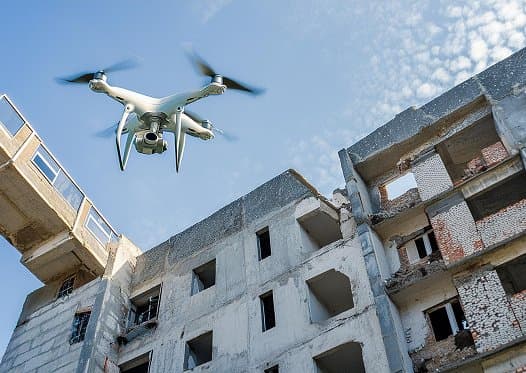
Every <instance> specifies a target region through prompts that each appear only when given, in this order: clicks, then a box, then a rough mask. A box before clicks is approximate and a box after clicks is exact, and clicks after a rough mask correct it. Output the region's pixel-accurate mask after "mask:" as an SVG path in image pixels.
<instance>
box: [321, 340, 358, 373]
mask: <svg viewBox="0 0 526 373" xmlns="http://www.w3.org/2000/svg"><path fill="white" fill-rule="evenodd" d="M313 359H314V363H315V364H316V368H317V371H318V372H319V373H341V372H353V373H365V366H364V364H363V357H362V346H360V344H359V343H356V342H348V343H345V344H342V345H340V346H338V347H335V348H333V349H331V350H329V351H326V352H324V353H322V354H320V355H318V356H315V357H314V358H313Z"/></svg>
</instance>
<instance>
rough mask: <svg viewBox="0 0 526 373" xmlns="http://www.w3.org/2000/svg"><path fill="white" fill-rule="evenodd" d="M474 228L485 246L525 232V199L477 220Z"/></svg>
mask: <svg viewBox="0 0 526 373" xmlns="http://www.w3.org/2000/svg"><path fill="white" fill-rule="evenodd" d="M476 226H477V229H478V231H479V232H480V235H481V238H482V241H483V242H484V245H486V246H490V245H494V244H496V243H499V242H501V241H504V240H506V239H507V238H511V237H513V236H515V235H516V234H519V233H521V232H524V231H526V199H523V200H521V201H519V202H517V203H515V204H513V205H510V206H507V207H505V208H503V209H501V210H499V211H498V212H496V213H495V214H492V215H490V216H487V217H485V218H483V219H481V220H478V221H477V222H476Z"/></svg>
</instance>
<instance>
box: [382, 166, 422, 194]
mask: <svg viewBox="0 0 526 373" xmlns="http://www.w3.org/2000/svg"><path fill="white" fill-rule="evenodd" d="M416 187H417V185H416V180H415V175H414V174H413V173H412V172H408V173H406V174H404V175H402V176H400V177H398V178H396V179H394V180H392V181H390V182H388V183H387V184H385V190H386V191H387V199H388V200H389V201H392V200H393V199H395V198H398V197H400V196H401V195H403V194H404V193H405V192H407V191H408V190H409V189H413V188H416Z"/></svg>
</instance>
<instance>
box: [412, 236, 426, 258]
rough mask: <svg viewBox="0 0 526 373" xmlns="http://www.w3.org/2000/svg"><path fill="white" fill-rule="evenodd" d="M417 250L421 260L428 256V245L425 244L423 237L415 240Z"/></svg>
mask: <svg viewBox="0 0 526 373" xmlns="http://www.w3.org/2000/svg"><path fill="white" fill-rule="evenodd" d="M415 245H416V250H417V251H418V256H419V257H420V259H422V258H425V257H426V256H427V252H426V245H425V244H424V239H423V238H422V237H420V238H417V239H416V240H415Z"/></svg>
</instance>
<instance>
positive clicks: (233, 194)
mask: <svg viewBox="0 0 526 373" xmlns="http://www.w3.org/2000/svg"><path fill="white" fill-rule="evenodd" d="M1 14H2V17H1V19H2V20H1V22H0V32H1V34H2V36H3V37H2V47H1V50H2V57H1V59H0V71H1V79H0V93H7V94H8V95H9V97H10V98H11V99H12V100H13V101H14V103H15V104H16V105H17V106H18V108H19V109H20V110H21V111H22V113H23V114H24V116H25V117H26V118H27V120H28V121H29V122H30V123H31V125H32V126H33V127H34V128H35V129H36V131H37V132H38V133H39V134H40V136H41V137H42V139H43V140H44V142H45V143H46V145H47V146H48V148H49V149H50V150H51V151H52V153H53V154H54V155H55V156H56V157H57V158H58V160H59V161H60V162H61V163H62V165H63V166H64V167H65V168H66V169H67V170H68V172H69V173H70V174H71V175H72V176H73V178H74V179H75V180H76V181H77V183H78V184H79V185H80V186H81V187H82V189H83V190H84V191H85V192H86V194H87V195H88V197H89V198H90V199H91V200H93V201H94V203H95V205H96V206H97V207H98V208H99V210H100V211H101V212H102V214H103V215H104V216H105V217H106V218H107V219H108V220H109V221H110V222H111V224H112V225H113V226H114V227H115V228H116V229H117V231H118V232H119V233H122V234H124V235H126V236H127V237H129V238H130V239H131V240H132V241H133V242H135V243H136V244H137V245H138V246H139V247H141V248H142V250H143V251H146V250H148V249H149V248H151V247H153V246H155V245H157V244H159V243H161V242H163V241H165V240H166V239H168V238H169V237H170V236H172V235H174V234H176V233H177V232H180V231H181V230H183V229H184V228H186V227H188V226H190V225H192V224H194V223H196V222H198V221H200V220H201V219H203V218H205V217H207V216H208V215H210V214H211V213H212V212H214V211H216V210H218V209H219V208H221V207H222V206H224V205H226V204H228V203H229V202H231V201H233V200H234V199H236V198H238V197H240V196H242V195H244V194H246V193H248V192H249V191H250V190H252V189H254V188H255V187H257V186H258V185H260V184H262V183H264V182H265V181H267V180H269V179H271V178H272V177H274V176H276V175H278V174H279V173H281V172H283V171H284V170H286V169H288V168H295V169H296V170H298V171H299V172H301V173H302V174H303V175H304V176H305V177H306V178H307V180H309V181H310V182H311V183H312V184H313V185H314V186H316V187H317V188H318V189H319V190H320V191H321V192H322V193H323V194H325V195H327V196H330V194H331V193H332V191H333V190H334V189H335V188H338V187H343V185H344V181H343V177H342V174H341V170H340V166H339V161H338V156H337V151H338V150H339V149H341V148H343V147H347V146H349V145H351V144H352V143H353V142H355V141H357V140H359V139H360V138H362V137H364V136H365V135H367V134H368V133H369V132H371V131H373V130H374V129H375V128H377V127H379V126H381V125H382V124H384V123H385V122H387V121H388V120H390V119H391V118H393V116H394V115H395V114H397V113H398V112H400V111H402V110H404V109H406V108H407V107H410V106H420V105H422V104H424V103H426V102H427V101H429V100H431V99H432V98H433V97H436V96H437V95H440V93H441V92H444V91H445V90H447V89H449V88H451V87H453V86H454V85H456V84H458V83H460V82H462V81H463V80H465V79H467V78H469V77H470V76H472V75H473V74H475V73H478V72H480V71H482V70H483V69H485V68H486V67H488V66H490V65H492V64H494V63H495V62H497V61H499V60H501V59H503V58H505V57H507V56H509V55H510V54H511V53H513V52H515V51H517V50H519V49H521V48H523V47H524V46H525V45H526V0H487V1H443V0H435V1H429V0H418V1H412V0H405V1H394V0H393V1H375V0H355V1H352V2H351V1H348V0H347V1H345V0H280V1H278V0H267V1H255V0H194V1H188V2H174V1H168V0H166V1H157V0H151V1H148V2H144V1H135V0H132V1H111V2H108V1H100V0H92V1H89V2H72V1H65V0H64V1H58V0H57V1H52V2H36V1H27V0H20V1H9V2H4V3H3V4H2V6H1ZM188 44H191V45H192V46H193V48H194V49H195V50H196V51H197V52H198V53H199V54H200V55H201V56H202V57H204V58H205V59H206V60H207V61H208V62H209V63H210V64H211V65H212V66H213V67H214V69H215V70H216V71H218V72H220V73H222V74H224V75H226V76H229V77H231V78H234V79H238V80H240V81H242V82H246V83H249V84H252V85H254V86H258V87H263V88H265V89H266V92H265V94H263V95H261V96H258V97H252V96H247V95H243V94H242V93H239V92H235V91H227V92H226V93H225V94H224V95H222V96H213V97H208V98H206V99H204V100H201V101H199V102H196V103H194V104H191V107H190V106H189V107H188V108H189V109H191V110H193V111H195V112H198V113H199V114H200V115H201V116H203V117H205V118H207V119H209V120H211V121H212V122H213V123H214V124H215V125H217V126H218V127H220V128H222V129H224V130H227V131H228V132H230V133H233V134H235V135H236V136H237V138H238V140H237V141H235V142H229V141H226V140H225V139H224V138H221V137H217V138H216V139H214V140H212V141H208V142H204V141H201V140H199V139H195V138H190V139H189V140H187V144H186V150H185V156H184V159H183V162H182V165H181V169H180V172H179V173H178V174H177V173H176V172H175V160H174V154H173V143H172V142H173V139H172V138H169V139H168V140H169V147H170V148H169V150H168V151H167V152H165V153H164V154H161V155H152V156H146V155H141V154H138V153H135V152H134V153H133V154H132V155H131V157H130V160H129V163H128V166H127V169H126V171H125V172H121V171H120V170H119V167H118V161H117V156H116V152H115V149H114V140H113V139H111V138H109V139H104V138H100V137H97V136H96V135H95V134H96V133H97V132H98V131H100V130H103V129H105V128H107V127H108V126H110V125H111V124H113V123H115V122H116V121H117V120H118V119H119V118H120V115H121V113H122V107H121V106H120V105H119V104H118V103H117V102H115V101H112V100H111V99H109V98H108V97H106V96H104V95H101V94H96V93H94V92H91V91H90V90H89V89H88V88H87V87H86V86H64V85H59V84H57V83H56V82H55V80H54V78H56V77H63V76H70V75H73V74H74V73H76V72H84V71H95V70H97V69H100V68H103V67H105V66H108V65H111V64H112V63H114V62H117V61H120V60H122V59H126V58H136V59H137V60H138V61H139V62H140V66H139V67H138V68H136V69H134V70H129V71H122V72H116V73H114V74H110V75H109V82H110V83H111V84H113V85H117V86H121V87H125V88H128V89H132V90H135V91H138V92H140V93H144V94H146V95H150V96H155V97H163V96H167V95H169V94H173V93H177V92H185V91H188V90H194V89H196V88H199V87H201V86H202V85H203V84H204V83H205V82H206V80H203V79H202V77H200V76H198V75H197V74H196V73H195V70H194V69H193V68H192V66H191V64H190V63H189V61H188V59H187V58H186V56H185V53H184V51H185V49H184V46H185V45H188ZM0 214H1V211H0ZM19 260H20V254H19V253H18V251H17V250H16V249H15V248H13V247H11V246H9V244H7V242H5V241H4V240H2V239H0V296H1V299H3V303H4V306H3V307H2V309H1V310H0V355H2V354H3V351H4V350H5V347H6V346H7V343H8V341H9V338H10V336H11V333H12V331H13V328H14V326H15V324H16V320H17V318H18V315H19V313H20V311H21V308H22V305H23V302H24V299H25V297H26V295H27V294H28V293H29V292H30V291H32V290H34V289H37V288H38V287H40V286H42V284H41V283H40V282H39V281H38V280H37V279H36V278H35V277H34V276H33V275H32V274H31V273H30V272H29V271H28V270H26V269H25V267H23V266H22V265H21V264H20V263H19Z"/></svg>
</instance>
